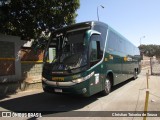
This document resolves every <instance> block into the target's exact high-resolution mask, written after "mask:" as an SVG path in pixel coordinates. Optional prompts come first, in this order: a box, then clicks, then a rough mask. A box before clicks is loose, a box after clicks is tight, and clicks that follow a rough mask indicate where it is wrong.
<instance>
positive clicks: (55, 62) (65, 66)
mask: <svg viewBox="0 0 160 120" xmlns="http://www.w3.org/2000/svg"><path fill="white" fill-rule="evenodd" d="M84 35H85V30H81V31H73V32H67V33H66V34H64V33H57V34H55V35H54V36H53V38H52V39H51V41H50V43H49V45H48V49H47V50H46V52H45V58H47V59H45V62H47V61H48V60H49V62H50V63H51V64H52V70H53V71H57V70H58V71H61V70H62V71H64V70H72V69H76V68H80V67H83V66H86V65H87V52H86V50H87V47H86V46H85V41H84Z"/></svg>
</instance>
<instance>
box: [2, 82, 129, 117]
mask: <svg viewBox="0 0 160 120" xmlns="http://www.w3.org/2000/svg"><path fill="white" fill-rule="evenodd" d="M130 81H131V80H128V81H126V82H123V83H121V84H119V85H117V86H115V87H113V91H112V92H114V91H115V90H118V88H120V87H123V86H124V85H126V84H127V83H128V82H130ZM8 97H9V96H8ZM100 97H103V96H102V95H101V94H96V95H93V96H91V97H88V98H84V97H79V96H72V95H55V94H48V93H44V92H42V93H37V94H32V95H27V96H23V97H18V98H14V99H9V100H5V101H1V102H0V107H2V108H4V109H7V110H9V111H13V112H20V113H21V112H41V113H42V115H49V114H52V115H53V114H55V113H63V112H66V111H75V110H79V109H81V108H83V107H85V106H87V105H89V104H91V103H93V102H94V101H96V100H98V99H99V98H100ZM106 97H107V96H106ZM106 102H107V101H106Z"/></svg>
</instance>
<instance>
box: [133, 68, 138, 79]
mask: <svg viewBox="0 0 160 120" xmlns="http://www.w3.org/2000/svg"><path fill="white" fill-rule="evenodd" d="M137 77H138V73H137V71H136V70H134V73H133V80H135V79H137Z"/></svg>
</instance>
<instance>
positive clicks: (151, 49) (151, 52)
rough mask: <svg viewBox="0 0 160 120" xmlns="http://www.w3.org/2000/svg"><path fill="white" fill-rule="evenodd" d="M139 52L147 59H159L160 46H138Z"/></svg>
mask: <svg viewBox="0 0 160 120" xmlns="http://www.w3.org/2000/svg"><path fill="white" fill-rule="evenodd" d="M139 49H140V51H142V52H143V54H144V55H145V56H148V57H153V56H156V57H160V52H159V51H160V45H140V46H139Z"/></svg>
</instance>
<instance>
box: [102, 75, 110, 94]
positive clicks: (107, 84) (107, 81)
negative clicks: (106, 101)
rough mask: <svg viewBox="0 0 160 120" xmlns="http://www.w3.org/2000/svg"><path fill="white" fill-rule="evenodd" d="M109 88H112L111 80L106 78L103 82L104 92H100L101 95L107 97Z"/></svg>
mask: <svg viewBox="0 0 160 120" xmlns="http://www.w3.org/2000/svg"><path fill="white" fill-rule="evenodd" d="M111 87H112V84H111V79H110V77H109V76H108V77H107V78H106V80H105V87H104V90H103V91H102V95H104V96H105V95H108V94H109V93H110V92H111Z"/></svg>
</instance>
